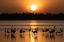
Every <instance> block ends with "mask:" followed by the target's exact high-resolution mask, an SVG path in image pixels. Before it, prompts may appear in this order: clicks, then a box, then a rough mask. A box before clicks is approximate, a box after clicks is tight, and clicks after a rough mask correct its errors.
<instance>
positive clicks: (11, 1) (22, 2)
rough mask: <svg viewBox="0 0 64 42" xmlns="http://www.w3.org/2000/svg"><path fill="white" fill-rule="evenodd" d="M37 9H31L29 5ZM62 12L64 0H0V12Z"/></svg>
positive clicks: (63, 11) (63, 10)
mask: <svg viewBox="0 0 64 42" xmlns="http://www.w3.org/2000/svg"><path fill="white" fill-rule="evenodd" d="M33 4H34V5H36V6H37V9H36V10H35V11H32V10H31V9H30V6H31V5H33ZM6 12H7V13H14V12H18V13H22V12H35V13H60V12H62V13H64V0H0V13H6Z"/></svg>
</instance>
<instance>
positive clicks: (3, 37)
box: [0, 20, 64, 42]
mask: <svg viewBox="0 0 64 42" xmlns="http://www.w3.org/2000/svg"><path fill="white" fill-rule="evenodd" d="M54 26H56V27H55V28H56V31H59V30H60V28H64V21H63V20H62V21H61V20H17V21H0V42H64V32H63V33H60V34H56V33H54V34H52V35H50V33H49V32H42V31H41V29H42V28H43V29H46V28H50V29H53V28H54ZM30 27H31V28H32V29H34V28H38V29H39V31H38V33H35V34H34V33H32V32H31V31H30V32H28V29H29V28H30ZM4 28H8V29H9V30H10V28H17V31H16V33H15V34H12V33H9V34H8V33H5V32H4V30H5V29H4ZM20 28H23V29H26V30H25V31H26V32H25V33H22V34H20V33H19V29H20ZM63 30H64V29H63Z"/></svg>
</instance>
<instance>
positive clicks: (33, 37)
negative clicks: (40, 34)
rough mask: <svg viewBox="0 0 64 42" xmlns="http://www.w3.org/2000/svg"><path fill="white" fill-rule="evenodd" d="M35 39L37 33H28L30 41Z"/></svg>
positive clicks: (33, 41)
mask: <svg viewBox="0 0 64 42" xmlns="http://www.w3.org/2000/svg"><path fill="white" fill-rule="evenodd" d="M35 41H37V33H32V32H31V35H30V42H35Z"/></svg>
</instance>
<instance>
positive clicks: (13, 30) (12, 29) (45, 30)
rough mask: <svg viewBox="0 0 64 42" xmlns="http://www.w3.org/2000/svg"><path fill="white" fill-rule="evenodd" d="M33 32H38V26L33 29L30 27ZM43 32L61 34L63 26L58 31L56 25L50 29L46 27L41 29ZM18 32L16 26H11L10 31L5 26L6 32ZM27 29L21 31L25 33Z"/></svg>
mask: <svg viewBox="0 0 64 42" xmlns="http://www.w3.org/2000/svg"><path fill="white" fill-rule="evenodd" d="M30 31H31V32H32V33H38V31H39V29H38V28H35V29H34V30H32V29H31V28H29V29H28V32H30ZM41 31H42V32H49V33H50V35H51V34H53V33H54V32H55V33H56V34H60V33H63V28H60V30H59V31H56V28H55V27H54V28H53V29H51V30H50V29H49V28H46V29H41ZM15 32H16V28H11V31H9V30H8V29H6V28H5V33H8V34H9V33H15ZM25 32H26V31H25V30H24V29H22V28H21V29H20V31H19V33H25Z"/></svg>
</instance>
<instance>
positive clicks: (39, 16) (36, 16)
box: [0, 12, 64, 20]
mask: <svg viewBox="0 0 64 42" xmlns="http://www.w3.org/2000/svg"><path fill="white" fill-rule="evenodd" d="M0 20H64V13H58V14H54V13H46V14H43V13H24V12H23V13H2V14H0Z"/></svg>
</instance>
